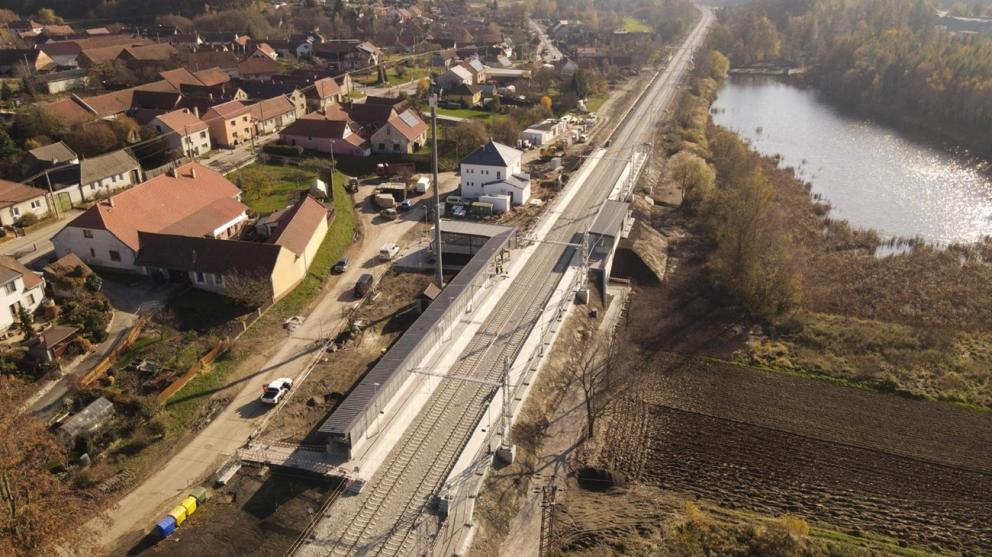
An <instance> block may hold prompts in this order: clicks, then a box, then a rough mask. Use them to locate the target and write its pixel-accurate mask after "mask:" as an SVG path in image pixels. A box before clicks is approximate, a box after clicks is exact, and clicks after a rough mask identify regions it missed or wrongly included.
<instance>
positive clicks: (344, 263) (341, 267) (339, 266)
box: [331, 257, 351, 274]
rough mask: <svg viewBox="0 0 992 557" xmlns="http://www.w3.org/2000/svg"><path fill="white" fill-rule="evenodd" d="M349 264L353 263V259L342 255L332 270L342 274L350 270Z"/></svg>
mask: <svg viewBox="0 0 992 557" xmlns="http://www.w3.org/2000/svg"><path fill="white" fill-rule="evenodd" d="M349 264H351V260H350V259H348V258H347V257H342V258H341V259H338V262H337V263H335V264H334V267H331V272H332V273H336V274H341V273H343V272H345V271H347V270H348V265H349Z"/></svg>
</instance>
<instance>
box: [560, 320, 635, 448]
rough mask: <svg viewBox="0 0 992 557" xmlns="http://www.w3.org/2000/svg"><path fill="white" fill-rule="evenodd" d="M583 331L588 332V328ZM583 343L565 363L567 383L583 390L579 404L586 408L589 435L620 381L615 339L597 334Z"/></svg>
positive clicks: (617, 390) (590, 435)
mask: <svg viewBox="0 0 992 557" xmlns="http://www.w3.org/2000/svg"><path fill="white" fill-rule="evenodd" d="M584 334H586V335H589V334H590V333H589V332H588V331H585V332H584ZM592 335H593V336H592V338H590V339H588V342H587V343H585V349H584V350H579V351H576V352H574V353H573V354H572V355H571V357H570V358H569V362H568V363H567V364H566V367H565V374H566V376H567V377H568V379H569V382H570V383H575V384H577V385H578V387H579V389H581V390H582V404H583V406H585V411H586V435H587V437H588V438H592V437H593V435H594V433H595V431H596V420H597V419H599V417H600V416H602V415H603V413H604V412H605V410H606V408H607V406H608V404H607V403H608V402H609V400H610V399H611V398H613V397H615V396H616V395H617V393H618V392H619V390H620V389H622V384H621V382H620V378H619V377H617V372H618V365H617V358H616V356H617V354H616V350H615V347H616V342H615V339H614V338H613V335H612V334H611V335H606V336H604V335H602V334H600V335H598V336H597V335H596V332H592Z"/></svg>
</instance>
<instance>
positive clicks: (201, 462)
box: [90, 173, 457, 551]
mask: <svg viewBox="0 0 992 557" xmlns="http://www.w3.org/2000/svg"><path fill="white" fill-rule="evenodd" d="M447 174H448V175H445V176H444V178H443V179H442V180H441V184H442V188H441V189H442V191H451V188H452V187H457V180H456V179H453V175H452V174H451V173H447ZM373 191H374V187H372V186H365V185H363V186H361V187H360V189H359V193H358V194H356V196H355V198H356V202H357V203H356V205H357V209H358V217H359V219H360V220H361V221H362V225H363V230H364V234H363V240H362V242H361V243H360V244H356V245H352V246H350V247H349V249H348V255H349V256H350V257H351V258H352V261H353V264H352V265H350V266H349V267H348V270H347V271H345V272H344V273H342V274H340V275H337V276H334V277H332V278H330V279H329V282H328V284H327V285H326V286H325V288H324V292H323V297H322V298H321V299H320V301H319V303H318V304H317V306H316V307H315V308H314V310H313V311H312V312H311V313H310V315H308V316H307V317H306V319H305V320H304V322H303V324H302V325H300V326H299V327H298V328H297V329H296V330H295V331H293V333H292V335H288V334H287V335H286V336H285V337H284V338H283V339H279V340H276V342H278V343H279V345H280V348H279V350H278V351H277V352H276V353H275V355H274V356H272V357H271V358H270V359H269V360H268V361H267V362H265V363H264V364H263V365H262V366H261V367H260V368H258V369H257V370H255V371H254V372H253V373H252V374H251V375H249V376H248V378H246V379H240V380H234V381H233V382H232V383H231V384H229V385H228V386H227V387H225V390H226V389H231V390H233V391H234V392H235V394H234V396H233V399H232V400H231V402H230V403H229V404H228V405H227V406H226V407H225V408H224V409H223V410H221V411H220V412H219V413H218V414H217V415H216V416H215V417H214V418H213V419H212V420H211V421H210V423H209V425H207V426H206V427H205V428H204V429H202V430H201V431H200V432H199V433H197V434H196V436H195V437H193V438H192V439H191V440H190V442H189V443H188V444H187V445H186V446H185V447H183V448H182V449H181V450H179V451H178V452H177V453H176V454H174V455H173V456H172V458H171V459H170V460H168V461H167V462H164V463H163V464H162V467H161V468H160V469H159V470H158V471H157V472H155V473H154V474H152V475H151V476H149V477H148V478H147V479H145V481H144V482H143V483H141V484H140V485H138V486H137V487H136V488H135V489H134V490H133V491H131V492H130V493H129V494H127V495H126V496H125V497H124V498H123V499H121V500H120V502H119V503H118V504H117V505H116V506H115V507H114V508H113V509H111V510H110V511H108V512H107V513H106V519H107V521H106V522H105V521H104V519H103V518H97V519H94V521H93V522H92V523H91V524H90V527H91V528H93V529H94V530H95V531H96V532H97V535H98V537H99V542H98V543H99V544H100V545H103V546H104V549H105V550H107V551H110V550H112V549H113V548H114V547H115V545H116V542H118V540H121V538H122V537H125V536H126V539H124V540H121V542H122V543H123V542H127V543H130V542H132V541H133V542H138V541H139V540H140V539H141V538H142V537H143V536H144V535H145V533H146V532H147V531H149V530H150V529H151V527H152V526H153V520H154V519H155V518H158V517H159V516H160V515H161V514H162V513H164V512H166V511H168V510H169V508H171V507H173V506H175V504H176V503H177V502H178V501H179V500H180V499H181V498H182V496H183V495H184V494H185V493H186V492H188V491H189V489H190V488H192V487H194V486H196V485H198V484H199V483H201V482H203V481H205V480H206V479H207V478H209V477H210V476H211V475H212V474H213V473H214V472H215V471H216V470H217V468H218V467H219V466H220V465H221V464H223V463H224V462H225V461H226V460H227V459H228V458H229V457H230V456H231V455H233V454H234V453H235V452H236V451H237V449H238V448H240V447H241V446H242V445H244V444H245V443H246V442H247V441H248V438H249V436H250V435H252V434H253V432H254V431H255V430H256V428H257V427H258V425H259V424H260V423H261V421H262V420H264V418H265V416H266V414H267V412H266V410H267V409H266V407H264V405H262V403H261V402H259V401H258V392H259V385H263V384H265V383H268V382H269V381H272V380H274V379H277V378H279V377H293V378H295V377H298V376H300V374H301V373H302V372H303V370H304V369H305V368H306V367H307V365H308V364H309V363H310V361H311V359H312V358H313V357H314V352H313V349H312V348H311V344H312V342H313V339H316V338H325V337H328V336H331V335H333V334H334V333H335V332H336V331H337V330H339V328H341V327H343V326H345V325H346V323H347V318H346V314H347V312H346V311H344V310H345V308H347V307H349V306H351V305H352V304H354V303H355V302H356V300H355V299H354V296H353V294H352V289H353V287H354V284H355V281H356V280H357V279H358V277H359V276H360V275H362V274H363V273H366V272H370V271H369V269H372V270H371V272H372V273H373V274H381V273H383V272H385V271H386V270H387V269H388V266H387V265H384V264H381V263H378V262H377V261H376V255H377V253H378V251H379V247H380V246H382V244H385V243H387V242H397V243H401V241H402V239H403V238H404V237H405V236H406V235H407V234H408V233H409V232H410V231H411V230H413V229H414V227H415V226H417V225H418V224H419V223H420V222H421V221H422V220H423V211H424V209H423V208H422V207H418V208H417V209H414V210H413V211H410V212H409V213H407V214H406V216H405V217H404V218H403V219H400V220H397V221H385V222H383V221H381V219H379V218H378V214H377V213H376V212H375V211H372V210H367V209H365V208H366V207H368V204H367V201H366V199H367V198H368V196H369V195H370V194H371V193H372V192H373ZM419 199H421V198H418V200H419ZM421 205H424V204H423V203H421ZM401 247H402V244H401ZM226 392H231V391H226ZM269 411H278V410H277V409H273V410H269Z"/></svg>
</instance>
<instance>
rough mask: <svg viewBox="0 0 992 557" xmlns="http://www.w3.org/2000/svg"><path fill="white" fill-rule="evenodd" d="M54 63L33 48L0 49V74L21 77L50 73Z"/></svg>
mask: <svg viewBox="0 0 992 557" xmlns="http://www.w3.org/2000/svg"><path fill="white" fill-rule="evenodd" d="M55 66H56V65H55V61H54V60H52V59H51V57H49V56H48V55H47V54H45V53H44V52H43V51H41V50H38V49H34V48H4V49H0V74H2V75H6V76H18V77H19V76H22V75H31V74H38V73H45V72H50V71H53V70H54V69H55Z"/></svg>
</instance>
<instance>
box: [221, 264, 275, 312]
mask: <svg viewBox="0 0 992 557" xmlns="http://www.w3.org/2000/svg"><path fill="white" fill-rule="evenodd" d="M224 292H225V294H226V295H227V297H229V298H231V299H232V300H234V301H236V302H238V303H239V304H242V305H245V306H248V307H253V308H256V307H261V306H264V305H265V304H267V303H269V302H271V301H272V285H271V284H270V283H269V278H268V277H266V276H263V275H259V274H255V273H238V272H235V273H231V274H228V275H224Z"/></svg>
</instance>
